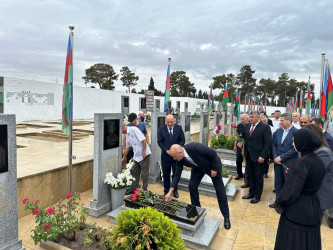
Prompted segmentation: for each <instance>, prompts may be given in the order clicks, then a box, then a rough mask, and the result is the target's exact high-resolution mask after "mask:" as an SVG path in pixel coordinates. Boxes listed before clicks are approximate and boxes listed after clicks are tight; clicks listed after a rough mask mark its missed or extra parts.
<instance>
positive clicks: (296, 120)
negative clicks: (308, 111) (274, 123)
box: [291, 112, 301, 129]
mask: <svg viewBox="0 0 333 250" xmlns="http://www.w3.org/2000/svg"><path fill="white" fill-rule="evenodd" d="M291 116H292V119H293V123H292V125H293V126H294V127H295V128H297V129H300V128H301V125H300V124H299V118H300V114H299V113H298V112H294V113H293V114H292V115H291Z"/></svg>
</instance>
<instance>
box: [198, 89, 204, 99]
mask: <svg viewBox="0 0 333 250" xmlns="http://www.w3.org/2000/svg"><path fill="white" fill-rule="evenodd" d="M202 97H203V96H202V91H201V89H199V92H198V96H197V98H198V99H202Z"/></svg>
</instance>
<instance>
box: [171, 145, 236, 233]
mask: <svg viewBox="0 0 333 250" xmlns="http://www.w3.org/2000/svg"><path fill="white" fill-rule="evenodd" d="M170 156H171V157H172V158H173V159H174V160H176V161H178V162H180V163H182V164H181V165H177V166H178V167H177V168H176V170H177V171H176V173H175V175H176V176H175V178H174V179H173V180H172V183H171V188H170V190H169V192H168V193H167V194H166V195H165V200H167V201H168V200H170V196H171V193H172V192H173V191H174V189H175V188H176V187H177V185H178V182H179V179H180V176H181V170H182V165H185V166H187V167H191V168H192V171H191V178H190V183H189V186H188V187H189V190H190V197H191V203H192V205H194V206H198V207H201V205H200V200H199V192H198V187H199V184H200V182H201V180H202V178H203V177H204V175H205V174H207V175H209V176H210V177H211V178H212V181H213V184H214V188H215V190H216V196H217V201H218V203H219V207H220V211H221V213H222V215H223V217H224V227H225V228H226V229H229V228H230V227H231V224H230V219H229V207H228V199H227V195H226V193H225V189H224V184H223V181H222V163H221V159H220V158H219V157H218V156H217V154H216V151H215V150H214V149H212V148H210V147H207V146H205V145H203V144H201V143H198V142H191V143H188V144H186V145H184V146H183V147H181V146H180V145H178V144H174V145H172V146H171V148H170Z"/></svg>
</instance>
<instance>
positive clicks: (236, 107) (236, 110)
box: [234, 91, 240, 117]
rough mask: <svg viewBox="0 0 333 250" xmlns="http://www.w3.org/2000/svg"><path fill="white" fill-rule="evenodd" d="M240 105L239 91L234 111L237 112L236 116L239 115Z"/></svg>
mask: <svg viewBox="0 0 333 250" xmlns="http://www.w3.org/2000/svg"><path fill="white" fill-rule="evenodd" d="M239 106H240V96H239V94H238V91H237V93H236V101H235V106H234V113H235V116H236V117H238V114H239Z"/></svg>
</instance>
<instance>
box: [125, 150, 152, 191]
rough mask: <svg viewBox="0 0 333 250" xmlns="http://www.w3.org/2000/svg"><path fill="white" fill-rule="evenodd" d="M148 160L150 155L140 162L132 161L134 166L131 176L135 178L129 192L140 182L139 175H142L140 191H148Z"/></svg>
mask: <svg viewBox="0 0 333 250" xmlns="http://www.w3.org/2000/svg"><path fill="white" fill-rule="evenodd" d="M149 159H150V155H147V156H146V157H145V158H144V159H143V160H142V161H140V162H137V161H134V162H135V164H134V166H133V168H132V170H131V174H132V176H133V177H134V178H135V180H134V181H133V182H132V184H131V186H130V187H129V189H130V190H131V191H134V190H135V189H136V188H137V187H138V185H139V180H140V174H141V175H142V182H143V184H142V189H143V190H144V191H146V190H147V189H148V178H149Z"/></svg>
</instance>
